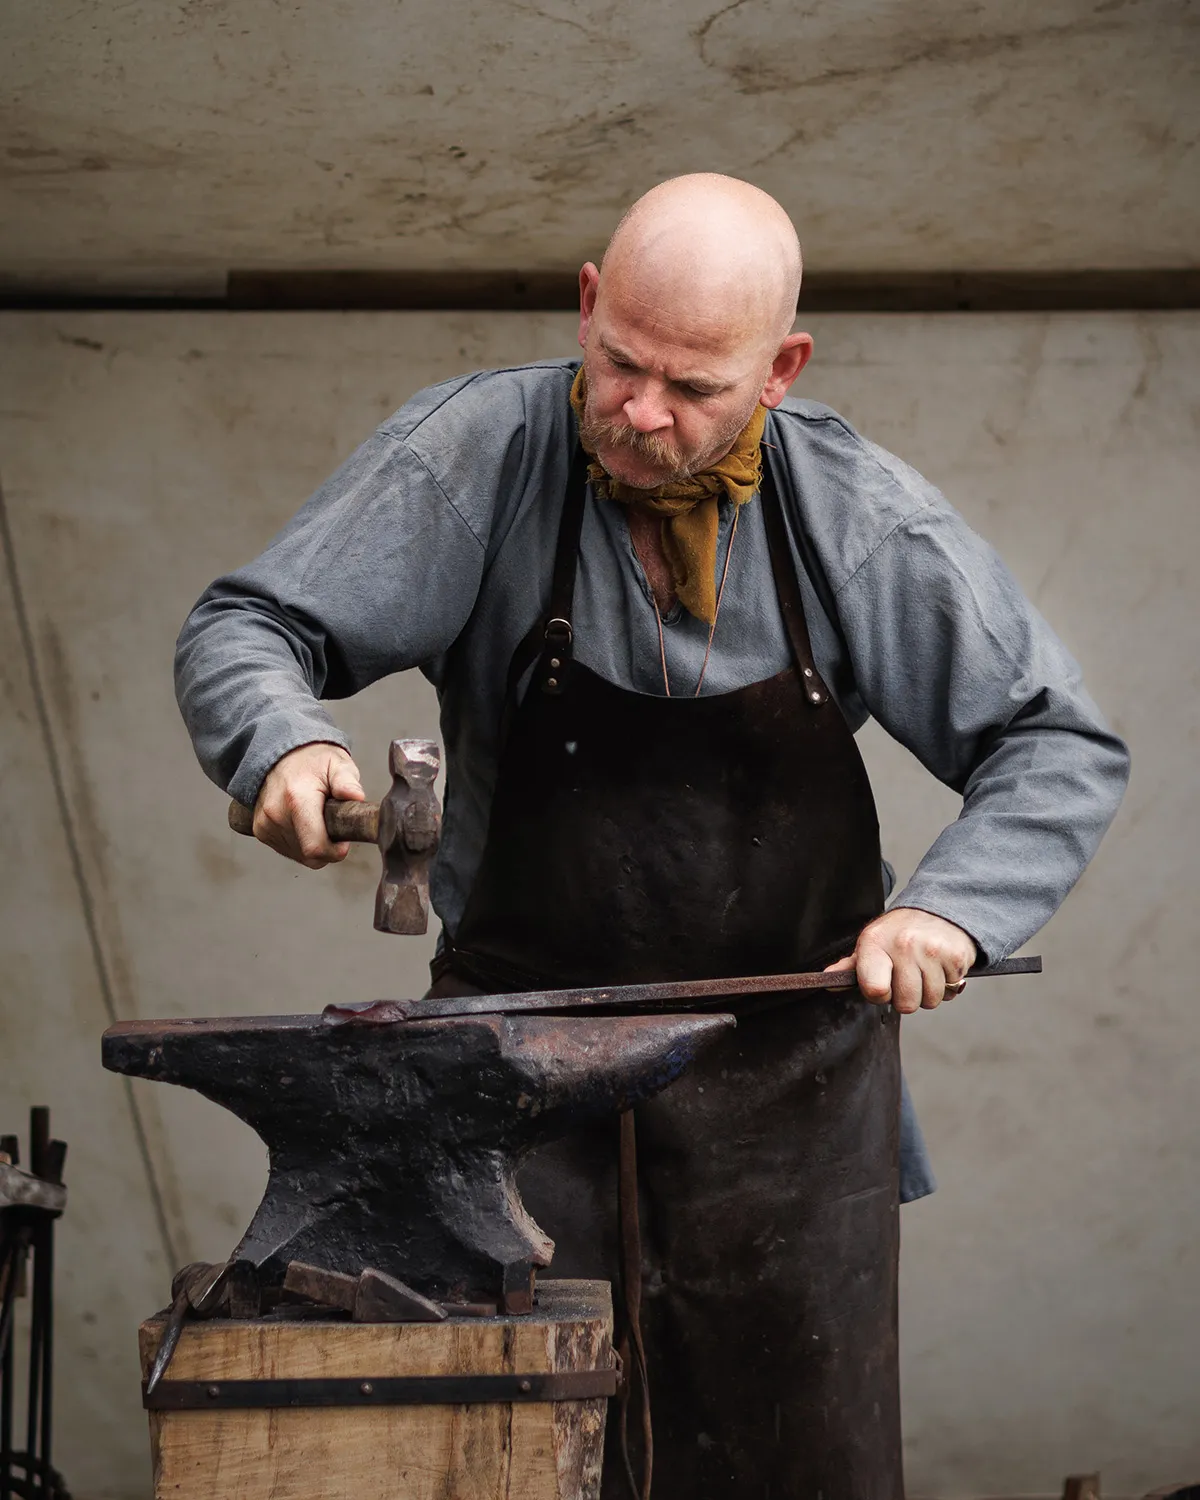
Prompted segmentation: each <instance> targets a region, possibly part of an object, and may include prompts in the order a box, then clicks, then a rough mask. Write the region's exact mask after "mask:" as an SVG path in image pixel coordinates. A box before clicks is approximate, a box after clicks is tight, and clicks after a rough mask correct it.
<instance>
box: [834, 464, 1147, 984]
mask: <svg viewBox="0 0 1200 1500" xmlns="http://www.w3.org/2000/svg"><path fill="white" fill-rule="evenodd" d="M836 604H837V613H838V621H839V625H840V628H841V631H842V632H843V634H844V638H845V641H846V645H847V649H848V651H849V654H850V657H851V660H852V664H853V672H854V677H855V680H856V683H857V686H858V689H859V692H860V693H861V695H862V699H863V702H864V703H865V705H866V707H867V709H868V710H869V711H870V712H871V713H872V714H873V715H874V716H875V717H876V718H877V719H878V720H879V722H880V723H881V724H882V725H883V727H884V728H885V729H886V730H887V731H888V732H889V733H890V734H891V735H892V736H894V738H896V739H897V740H899V741H900V743H901V744H903V745H905V746H906V747H907V748H908V749H909V750H911V751H912V752H913V754H914V755H916V756H917V757H918V759H920V760H921V762H922V763H923V764H924V765H925V766H926V767H927V769H928V770H930V771H931V772H932V773H933V774H934V775H935V776H937V777H938V779H939V780H941V781H942V782H944V783H945V784H946V785H947V786H949V787H952V788H953V789H954V790H955V791H958V792H960V793H961V795H962V798H963V804H962V812H961V814H960V816H959V817H958V819H957V821H956V822H954V823H953V824H951V825H950V827H948V828H947V829H945V830H944V831H943V833H942V834H941V835H940V837H939V838H938V839H937V841H936V842H935V843H934V845H933V847H932V848H931V849H930V850H929V851H928V853H927V854H926V855H925V857H924V858H923V859H922V861H921V863H920V865H919V866H918V868H917V870H916V872H915V873H914V875H913V877H912V879H911V880H910V881H909V882H908V884H907V885H906V886H905V888H904V889H903V890H902V891H901V892H900V893H899V894H898V895H897V896H896V898H895V902H894V903H893V904H895V905H898V906H912V907H918V908H920V909H921V910H923V911H929V912H933V913H935V914H937V915H939V916H942V917H945V918H947V919H948V920H950V921H952V922H954V923H956V924H957V925H958V926H959V927H962V928H963V929H965V930H966V931H967V932H969V933H970V934H971V936H972V937H973V938H974V940H975V942H976V944H977V945H978V947H979V948H980V950H981V958H984V959H986V960H988V961H991V962H995V961H997V960H999V959H1001V958H1004V957H1006V956H1007V955H1008V954H1010V953H1011V952H1013V950H1014V949H1016V948H1018V947H1019V946H1020V945H1021V944H1022V943H1023V942H1025V941H1026V940H1027V939H1028V938H1030V937H1031V936H1032V935H1033V934H1034V933H1035V932H1036V931H1037V930H1038V929H1039V928H1040V927H1042V926H1043V925H1044V924H1045V922H1047V921H1048V920H1049V918H1050V917H1051V916H1052V915H1053V913H1054V911H1055V910H1056V909H1057V907H1058V906H1059V904H1060V903H1061V902H1062V900H1063V899H1064V897H1065V896H1066V895H1067V892H1068V891H1069V890H1070V889H1071V887H1072V886H1073V885H1074V883H1075V881H1076V880H1077V879H1078V878H1079V876H1080V874H1081V873H1082V871H1083V869H1084V866H1085V865H1086V864H1087V862H1088V860H1089V859H1090V858H1091V857H1092V855H1093V854H1094V853H1095V851H1096V848H1097V846H1098V845H1099V843H1100V840H1101V838H1102V836H1103V834H1104V832H1105V830H1106V829H1107V827H1108V825H1109V823H1110V822H1111V821H1112V818H1113V816H1114V814H1115V812H1116V810H1117V805H1118V803H1119V802H1120V799H1121V796H1122V793H1123V791H1124V788H1125V784H1126V781H1127V778H1128V768H1129V757H1128V752H1127V750H1126V747H1125V745H1124V743H1123V742H1122V741H1121V740H1120V739H1119V738H1118V737H1117V736H1116V735H1115V734H1113V733H1112V731H1111V730H1110V729H1109V728H1108V726H1107V725H1106V724H1105V722H1104V719H1103V717H1102V715H1101V714H1100V711H1099V709H1098V708H1097V707H1096V705H1095V703H1093V701H1092V699H1091V698H1090V697H1089V696H1088V694H1087V692H1086V691H1085V689H1084V686H1083V683H1082V680H1081V675H1080V670H1079V667H1078V666H1077V665H1076V663H1075V662H1074V660H1073V659H1072V658H1071V656H1070V655H1069V654H1068V652H1067V651H1066V649H1065V647H1064V646H1063V645H1062V643H1061V642H1060V641H1059V640H1058V638H1057V637H1056V636H1055V634H1054V632H1053V631H1052V630H1051V629H1050V627H1049V625H1048V624H1047V623H1046V621H1045V620H1044V619H1043V618H1042V617H1041V615H1040V614H1039V613H1038V611H1037V610H1036V609H1035V608H1034V607H1033V606H1032V605H1031V604H1030V603H1029V601H1028V600H1027V599H1026V598H1025V596H1024V595H1023V594H1022V592H1021V590H1020V588H1019V587H1018V585H1017V583H1016V581H1015V580H1014V578H1013V577H1012V575H1011V574H1010V573H1009V571H1008V569H1007V568H1006V567H1005V566H1004V564H1003V563H1002V562H1001V561H1000V559H999V558H998V557H997V556H996V554H995V553H994V552H993V551H992V549H991V548H990V547H988V546H987V544H986V543H984V542H983V541H982V540H981V539H980V538H979V537H977V536H976V535H975V534H974V533H973V532H972V531H971V530H970V529H969V528H968V527H967V526H966V524H965V523H964V522H963V521H962V519H961V518H960V517H959V516H958V515H957V514H956V513H955V512H954V511H953V510H952V509H951V508H950V507H949V506H948V505H947V504H946V503H945V501H943V500H942V499H941V497H940V496H938V495H937V493H936V491H933V490H932V487H930V489H929V492H928V497H927V503H925V504H922V505H920V506H919V507H918V508H917V509H916V510H915V511H910V513H909V514H907V515H906V516H905V517H904V519H902V520H900V521H899V523H898V524H897V525H896V526H895V527H894V528H893V529H892V530H891V531H890V532H889V533H888V534H887V535H886V536H885V537H884V538H883V539H882V540H881V541H879V543H878V545H877V546H875V547H874V550H872V551H871V552H870V553H869V555H868V556H866V557H865V558H864V559H863V560H862V561H861V563H860V564H859V565H858V566H857V567H856V568H855V570H854V571H853V572H852V574H851V575H850V576H849V577H848V578H847V579H846V580H845V581H844V583H843V584H842V585H841V587H840V588H839V589H838V591H837V596H836Z"/></svg>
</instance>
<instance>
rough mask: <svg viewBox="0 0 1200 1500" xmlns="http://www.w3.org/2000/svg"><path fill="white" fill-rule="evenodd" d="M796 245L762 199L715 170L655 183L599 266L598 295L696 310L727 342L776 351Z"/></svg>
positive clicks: (779, 214)
mask: <svg viewBox="0 0 1200 1500" xmlns="http://www.w3.org/2000/svg"><path fill="white" fill-rule="evenodd" d="M800 275H801V258H800V242H799V240H798V239H797V237H796V231H795V228H794V227H793V225H792V221H791V220H790V219H789V218H788V216H787V214H786V213H785V212H784V210H783V209H782V208H781V207H780V205H779V204H778V203H777V202H776V201H775V199H774V198H772V197H771V196H770V195H769V194H768V193H764V192H763V191H762V190H761V188H756V187H753V186H752V185H751V184H750V183H748V182H741V181H739V179H737V178H736V177H722V176H720V175H719V174H718V173H715V172H696V173H693V174H691V175H689V176H686V177H673V178H671V179H670V180H669V181H667V182H662V183H659V185H658V186H657V187H655V188H651V189H650V191H649V192H648V193H646V194H645V195H644V196H643V197H641V198H639V199H638V200H637V202H636V203H635V204H634V205H633V207H632V208H630V209H629V210H628V212H627V213H626V214H625V216H624V218H623V219H622V220H621V222H620V224H618V225H617V228H616V232H615V233H614V234H613V237H612V239H611V240H610V242H609V246H608V250H607V251H606V253H605V256H604V260H603V262H602V264H601V276H600V295H601V296H602V297H603V296H604V295H605V293H606V291H609V290H611V292H612V293H613V294H616V295H620V296H622V297H625V296H630V295H631V296H633V297H635V298H636V299H637V300H638V301H644V302H647V303H653V304H657V305H658V306H660V307H663V308H664V309H670V310H672V311H673V310H674V309H675V308H677V307H679V306H680V305H681V304H691V305H692V306H693V307H702V308H704V309H705V310H706V312H707V313H708V315H709V316H710V317H712V318H714V319H716V320H719V321H722V322H724V323H725V325H726V327H727V329H728V331H729V332H730V334H733V335H735V336H737V335H741V336H744V337H745V338H746V339H747V340H748V341H752V342H754V343H759V342H760V341H761V342H762V343H763V345H764V346H765V345H767V344H772V343H773V344H778V342H779V341H780V340H781V339H782V338H783V337H784V336H785V335H786V334H787V332H788V330H789V329H790V328H791V326H792V322H793V320H794V318H795V315H796V297H797V295H798V293H799V291H800Z"/></svg>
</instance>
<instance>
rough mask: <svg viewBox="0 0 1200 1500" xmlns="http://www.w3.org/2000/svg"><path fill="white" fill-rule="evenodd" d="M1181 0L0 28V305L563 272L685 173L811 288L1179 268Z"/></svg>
mask: <svg viewBox="0 0 1200 1500" xmlns="http://www.w3.org/2000/svg"><path fill="white" fill-rule="evenodd" d="M1198 33H1200V11H1198V10H1197V8H1196V7H1195V6H1194V5H1189V4H1188V3H1187V0H972V3H969V4H964V3H957V4H947V3H941V4H935V3H930V0H805V3H803V4H797V3H795V0H733V3H730V0H673V3H672V4H670V5H646V4H644V3H639V0H540V3H535V4H530V3H527V0H404V3H403V4H402V5H398V4H396V3H395V0H322V3H321V4H319V5H314V4H309V5H278V4H275V5H265V4H262V3H261V0H188V3H186V4H178V5H171V6H164V5H162V4H161V3H159V0H77V3H74V4H72V5H70V6H62V5H52V4H43V5H10V6H7V7H4V9H3V12H2V13H0V80H2V81H3V90H2V93H3V96H4V97H5V98H6V99H7V100H9V101H10V103H9V105H8V106H7V109H8V111H9V113H8V115H7V116H6V121H5V123H6V125H8V129H7V130H6V132H5V136H6V145H7V149H6V150H5V151H4V152H0V225H2V226H3V229H2V234H0V279H8V278H11V279H14V280H16V281H18V282H20V283H21V284H23V285H27V286H31V285H38V284H49V285H51V286H57V287H59V288H61V287H63V286H67V285H71V286H76V287H84V286H100V287H125V288H133V289H143V290H144V289H147V288H155V287H158V288H163V289H174V290H186V289H193V290H205V289H207V290H219V288H220V287H221V285H222V283H223V278H224V274H225V272H226V270H227V269H229V268H230V267H231V266H233V267H242V268H247V267H290V268H295V267H301V266H305V267H321V266H324V267H334V268H344V267H356V266H357V267H382V268H385V269H396V268H402V269H407V268H411V267H429V268H435V269H436V268H442V267H456V268H457V267H462V268H468V269H472V270H479V269H484V268H489V267H490V268H517V269H524V270H530V269H534V268H566V269H569V270H572V271H573V270H574V269H575V268H576V266H577V265H578V264H579V262H580V261H581V260H583V259H585V258H587V257H588V256H594V255H596V254H597V253H598V252H599V251H600V250H601V249H602V248H603V245H604V243H605V241H606V240H607V238H608V235H609V233H610V231H611V229H612V226H613V224H614V223H615V222H616V219H617V216H618V215H619V214H620V213H621V212H622V210H623V209H624V208H625V207H626V205H627V204H628V203H629V202H630V201H631V200H632V199H633V198H634V197H635V196H637V194H638V193H640V192H643V191H644V190H645V189H646V188H648V187H650V186H651V185H652V184H653V183H655V182H656V181H658V180H659V179H660V178H662V177H669V176H672V175H673V174H675V173H677V172H693V171H719V172H731V173H733V174H735V175H737V176H741V177H748V178H750V179H751V180H752V181H754V182H757V183H759V184H760V185H761V186H762V187H764V188H766V189H767V191H768V192H771V193H774V194H775V195H776V196H777V197H779V199H780V200H781V201H782V202H783V203H784V205H785V206H786V207H787V208H788V210H789V211H790V212H791V213H793V214H794V215H795V218H796V223H797V225H798V226H799V228H800V232H801V235H802V236H803V238H804V240H805V248H806V250H807V252H808V255H809V260H810V264H811V265H812V266H813V267H814V268H819V269H821V270H823V271H825V270H831V269H836V270H840V271H847V270H855V269H865V270H890V271H897V270H905V269H909V270H913V269H915V270H929V269H933V270H971V269H984V270H994V269H999V268H1006V269H1013V268H1034V269H1045V268H1050V269H1052V270H1068V269H1075V268H1082V269H1095V268H1098V267H1134V268H1144V267H1153V266H1182V265H1195V264H1196V249H1197V233H1196V230H1197V204H1198V202H1200V198H1198V195H1197V178H1196V166H1195V160H1196V156H1195V150H1196V141H1197V136H1198V134H1200V103H1198V101H1200V67H1198V60H1200V48H1198V47H1197V35H1198Z"/></svg>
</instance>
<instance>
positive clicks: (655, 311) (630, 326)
mask: <svg viewBox="0 0 1200 1500" xmlns="http://www.w3.org/2000/svg"><path fill="white" fill-rule="evenodd" d="M730 311H731V310H727V309H724V308H720V307H712V306H702V305H699V306H698V305H696V304H695V303H692V304H688V303H684V304H682V305H680V304H678V303H674V302H661V301H658V302H656V301H654V300H652V299H642V298H638V297H629V296H619V297H616V298H613V297H607V298H602V299H601V302H600V304H598V305H597V309H596V334H597V339H598V342H599V343H600V344H601V346H602V347H603V348H604V350H605V351H606V352H607V353H609V354H613V355H615V356H617V357H618V358H621V359H623V360H625V361H626V362H627V363H630V364H634V365H638V366H639V367H641V368H643V369H654V370H659V369H662V368H664V367H666V366H669V367H670V368H669V370H667V373H669V374H670V376H671V378H672V379H683V378H686V377H687V376H688V375H695V376H697V377H698V378H702V379H703V380H706V381H719V382H720V383H722V384H724V383H728V382H732V381H736V380H738V379H740V378H741V375H742V374H744V373H746V371H747V369H748V368H749V367H750V366H753V365H755V364H757V363H758V362H759V360H760V358H761V347H760V346H761V344H762V330H761V328H758V327H750V328H748V327H747V323H746V320H745V319H744V318H738V317H737V316H736V314H735V315H734V316H730V315H729V313H730Z"/></svg>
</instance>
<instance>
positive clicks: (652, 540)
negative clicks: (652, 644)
mask: <svg viewBox="0 0 1200 1500" xmlns="http://www.w3.org/2000/svg"><path fill="white" fill-rule="evenodd" d="M625 516H626V519H627V520H628V522H629V540H630V541H631V542H632V543H633V550H634V552H635V553H636V555H637V560H638V562H640V563H641V565H642V572H643V573H645V575H646V582H647V583H648V584H649V585H650V591H651V593H652V594H653V595H654V602H655V604H656V605H657V606H658V612H659V614H660V615H663V616H664V617H665V616H666V615H668V614H670V612H671V610H673V609H674V608H675V605H676V603H677V601H678V597H679V596H678V595H677V594H676V592H675V585H674V583H673V582H672V580H671V569H670V568H669V567H668V565H667V559H666V556H665V555H664V553H663V546H662V521H661V520H660V518H659V517H658V516H651V515H647V513H646V512H645V511H641V510H638V508H637V507H636V506H634V505H630V506H627V507H626V508H625Z"/></svg>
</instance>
